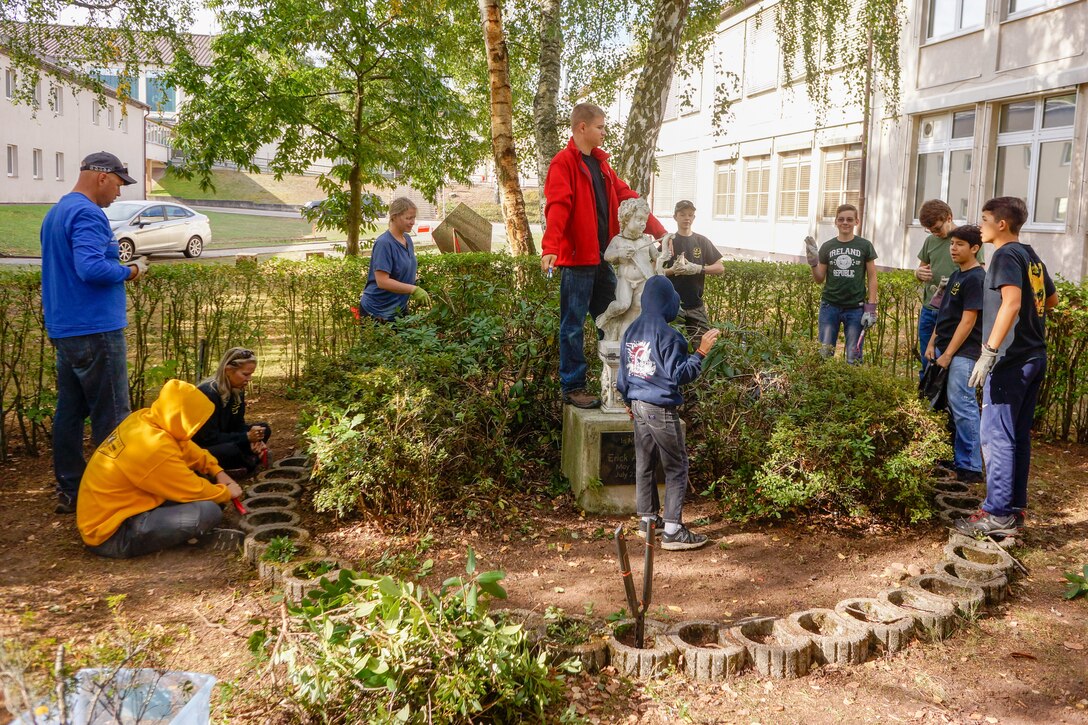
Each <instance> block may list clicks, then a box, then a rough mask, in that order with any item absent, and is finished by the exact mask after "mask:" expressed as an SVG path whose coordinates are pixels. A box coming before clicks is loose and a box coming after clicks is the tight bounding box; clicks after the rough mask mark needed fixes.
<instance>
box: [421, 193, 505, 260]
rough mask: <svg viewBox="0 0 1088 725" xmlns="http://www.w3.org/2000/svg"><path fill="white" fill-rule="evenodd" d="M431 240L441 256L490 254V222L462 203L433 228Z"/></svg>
mask: <svg viewBox="0 0 1088 725" xmlns="http://www.w3.org/2000/svg"><path fill="white" fill-rule="evenodd" d="M431 238H432V239H434V243H435V244H437V245H438V248H439V249H440V250H441V251H442V253H443V254H453V253H457V252H490V251H491V222H489V221H488V220H487V219H484V218H483V217H482V216H480V215H479V214H477V213H476V212H475V211H473V210H472V208H471V207H469V206H466V205H465V204H464V203H463V202H462V203H461V204H458V205H457V208H455V209H454V210H453V211H451V212H450V213H449V214H447V215H446V218H445V219H443V220H442V223H441V224H439V225H438V226H437V227H435V228H434V231H433V232H431Z"/></svg>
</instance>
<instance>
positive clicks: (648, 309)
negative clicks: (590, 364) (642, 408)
mask: <svg viewBox="0 0 1088 725" xmlns="http://www.w3.org/2000/svg"><path fill="white" fill-rule="evenodd" d="M679 312H680V295H679V294H677V293H676V289H675V288H674V287H673V286H672V283H671V282H670V281H669V280H668V279H667V278H665V277H662V276H660V275H657V276H654V277H650V278H649V279H648V280H646V285H645V286H644V287H643V289H642V314H640V315H639V316H638V318H636V319H635V321H634V322H632V323H631V326H630V327H628V328H627V331H626V332H625V333H624V334H623V343H622V346H621V348H620V366H619V372H618V373H617V375H616V389H617V390H619V392H620V395H622V396H623V399H624V400H625V401H627V402H628V403H630V401H632V400H641V401H642V402H644V403H650V404H651V405H660V406H670V405H680V404H681V403H683V402H684V396H683V395H681V394H680V386H681V385H686V384H688V383H690V382H691V381H692V380H694V379H695V378H697V377H699V373H700V372H701V371H702V368H703V357H702V356H701V355H689V354H688V343H687V340H685V339H684V336H683V335H681V334H680V333H679V332H677V331H676V330H674V329H673V328H672V327H670V326H669V322H670V321H671V320H673V319H674V318H675V317H676V315H677V314H678V313H679Z"/></svg>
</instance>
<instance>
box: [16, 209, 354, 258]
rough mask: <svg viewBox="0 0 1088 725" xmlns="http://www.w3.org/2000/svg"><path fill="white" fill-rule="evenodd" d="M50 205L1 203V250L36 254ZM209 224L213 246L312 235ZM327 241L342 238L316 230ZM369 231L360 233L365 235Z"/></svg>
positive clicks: (222, 219)
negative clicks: (43, 221)
mask: <svg viewBox="0 0 1088 725" xmlns="http://www.w3.org/2000/svg"><path fill="white" fill-rule="evenodd" d="M50 206H51V205H50V204H4V205H0V230H3V231H2V233H0V252H3V253H4V254H11V255H19V256H38V255H40V254H41V245H40V243H39V241H38V232H39V230H40V229H41V226H42V219H43V218H44V217H45V214H46V212H47V211H49V208H50ZM202 213H204V214H207V215H208V218H209V219H210V220H211V225H212V235H213V236H214V241H213V243H212V244H211V245H210V247H211V248H215V247H228V246H229V247H234V246H255V245H263V244H273V243H275V242H279V241H294V240H297V239H300V238H301V237H304V236H308V235H309V234H311V231H312V230H311V228H310V223H309V222H307V221H306V220H304V219H289V218H284V217H269V216H257V215H251V214H230V213H226V212H217V211H208V212H202ZM319 233H320V234H323V235H325V236H326V238H328V239H330V240H342V239H344V235H343V233H341V232H339V231H327V232H319ZM368 233H371V232H366V231H364V232H363V235H364V236H366V235H367V234H368Z"/></svg>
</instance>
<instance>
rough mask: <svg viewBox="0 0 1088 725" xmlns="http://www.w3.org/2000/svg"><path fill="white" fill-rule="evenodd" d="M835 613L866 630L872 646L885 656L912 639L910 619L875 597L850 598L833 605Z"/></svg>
mask: <svg viewBox="0 0 1088 725" xmlns="http://www.w3.org/2000/svg"><path fill="white" fill-rule="evenodd" d="M835 612H836V613H838V614H839V615H840V616H842V617H843V618H846V619H853V620H854V621H856V622H858V623H859V624H861V625H863V626H867V627H868V628H869V632H870V636H871V638H872V640H871V641H872V643H873V644H874V645H876V647H877V649H879V650H880V651H881V652H883V653H884V654H885V655H893V654H895V653H896V652H898V651H900V650H901V649H903V648H904V647H906V646H907V644H908V643H909V642H910V641H911V640H912V639H914V635H915V633H916V625H915V622H914V618H913V617H911V616H910V615H909V614H907V613H906V612H903V611H902V610H900V609H898V608H897V607H893V606H892V605H890V604H888V603H887V602H883V601H881V600H879V599H877V598H875V597H852V598H850V599H843V600H842V601H841V602H839V603H838V604H836V605H835Z"/></svg>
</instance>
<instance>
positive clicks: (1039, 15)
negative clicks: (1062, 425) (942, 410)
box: [609, 0, 1088, 280]
mask: <svg viewBox="0 0 1088 725" xmlns="http://www.w3.org/2000/svg"><path fill="white" fill-rule="evenodd" d="M773 5H774V2H773V1H772V0H766V1H765V2H761V3H756V4H752V5H749V6H747V7H745V8H743V9H740V10H737V11H732V12H730V13H728V14H727V15H726V16H725V17H724V18H723V20H722V21H721V23H720V24H719V26H718V31H717V33H716V36H715V39H714V44H713V47H712V49H711V50H710V51H708V53H707V55H706V57H705V59H704V64H703V67H702V69H701V70H700V72H696V73H695V74H693V76H692V78H691V79H689V80H684V79H679V78H678V79H677V81H676V82H674V87H673V89H672V93H670V96H669V100H668V105H667V108H666V114H665V123H664V125H663V127H662V129H661V134H660V136H659V139H658V157H657V161H658V166H659V172H658V174H657V176H656V177H655V179H654V186H653V190H652V194H651V197H652V206H653V211H654V213H655V214H658V215H660V216H662V217H664V218H665V219H664V220H663V221H664V222H665V224H666V226H669V224H670V222H671V216H672V208H673V204H674V203H675V201H676V200H678V199H681V198H688V199H691V200H693V201H694V202H695V205H696V207H697V208H698V213H697V218H696V225H695V226H696V230H697V231H700V232H702V233H703V234H706V235H707V236H708V237H710V238H711V239H712V240H713V241H714V242H715V243H716V244H718V245H719V246H720V247H723V248H737V249H739V250H746V251H747V252H749V253H750V255H751V256H754V257H757V258H766V259H797V258H798V257H799V255H800V254H801V253H802V242H801V240H802V239H803V238H804V237H805V235H807V234H814V235H815V236H816V237H817V239H820V240H823V239H827V238H830V237H831V236H833V235H834V234H835V230H834V227H833V225H832V223H831V222H832V219H833V217H834V213H835V208H836V207H837V206H838V205H839V204H840V203H843V202H853V203H857V201H858V198H859V196H860V192H861V188H860V182H861V175H862V174H861V168H862V163H865V164H866V176H867V180H866V187H867V189H866V192H867V193H866V197H867V203H866V206H867V209H866V210H864V211H863V220H862V224H863V227H862V231H861V233H862V235H863V236H865V237H868V238H869V239H871V240H872V241H873V242H874V244H875V245H876V248H877V252H878V253H879V255H880V263H881V264H883V265H887V266H897V267H914V266H915V265H916V263H917V262H916V259H915V255H916V253H917V250H918V249H919V247H920V246H921V242H922V240H923V239H924V238H925V236H926V232H925V231H924V230H923V229H922V228H921V227H920V225H919V224H918V222H917V220H916V214H917V210H918V207H919V206H920V205H921V202H922V201H924V200H925V199H928V198H934V197H937V198H942V199H945V200H946V201H948V202H949V204H950V206H952V208H953V212H954V214H955V215H956V218H957V220H958V221H972V222H977V220H978V218H979V214H980V210H981V207H982V204H983V203H984V202H985V200H986V199H988V198H990V197H992V196H996V195H1015V196H1020V197H1022V198H1024V199H1026V200H1027V202H1028V206H1029V209H1030V211H1031V218H1030V219H1029V221H1028V224H1027V225H1025V227H1024V230H1023V233H1022V238H1024V239H1025V241H1028V242H1030V243H1032V244H1033V245H1035V247H1036V249H1037V250H1038V251H1039V253H1040V255H1041V256H1042V257H1043V259H1044V261H1046V262H1047V264H1048V266H1049V267H1050V269H1051V271H1052V272H1054V273H1056V274H1060V275H1062V276H1064V277H1066V278H1068V279H1074V280H1079V279H1081V278H1082V277H1083V276H1084V275H1085V274H1086V272H1088V268H1086V265H1088V255H1086V254H1085V251H1086V234H1088V209H1086V208H1085V207H1086V205H1085V204H1082V203H1079V202H1080V199H1081V198H1083V197H1084V195H1085V191H1086V190H1088V189H1086V187H1088V180H1086V174H1085V167H1086V161H1085V160H1086V138H1088V115H1086V114H1085V112H1084V110H1085V108H1086V104H1088V97H1086V92H1088V55H1086V54H1085V52H1084V49H1085V47H1086V46H1088V43H1086V40H1088V39H1086V34H1088V0H922V1H920V2H919V1H916V2H912V3H910V4H909V7H908V9H907V23H906V26H905V29H904V35H903V39H902V58H903V61H902V67H903V76H902V101H901V112H900V114H899V115H898V116H896V117H893V118H883V119H882V118H881V114H880V112H879V105H878V107H877V113H876V114H875V116H876V119H875V120H874V121H873V123H872V131H871V133H870V136H869V154H868V158H867V159H865V160H863V159H862V158H861V143H862V134H863V132H864V131H863V124H862V111H861V106H860V104H859V103H855V104H848V103H845V102H844V100H845V99H846V98H847V95H846V94H847V91H846V90H845V88H844V87H843V84H842V82H841V78H834V77H833V78H832V81H831V83H832V88H831V91H830V98H831V99H832V102H831V104H830V105H831V107H829V108H827V109H824V110H823V112H822V119H821V122H820V123H817V118H818V117H819V116H820V115H821V114H820V113H818V112H817V109H816V108H814V107H813V106H812V104H811V102H810V101H809V100H808V97H807V94H806V91H805V87H804V81H803V79H800V78H796V77H795V78H793V79H791V78H787V77H786V73H785V71H784V67H783V63H782V59H781V52H780V50H779V48H778V41H777V38H776V36H775V33H774V22H773V16H772V15H771V13H773V12H774V10H773ZM760 14H762V18H759V19H758V20H757V16H758V15H760ZM797 65H799V64H797ZM723 70H728V71H732V72H733V73H735V74H736V75H737V76H738V77H739V78H740V83H739V84H738V85H737V87H736V88H735V89H734V91H733V93H732V100H733V106H732V118H731V120H729V121H728V122H727V124H726V132H725V134H724V135H722V136H720V137H715V136H714V135H713V129H712V125H711V119H712V113H711V108H712V103H713V89H714V87H715V86H716V85H718V84H719V83H721V82H724V81H725V80H726V79H725V78H724V77H723V75H722V71H723ZM795 75H796V76H800V71H799V70H798V71H795ZM628 103H629V101H628V100H627V99H621V100H620V101H619V102H618V103H617V104H616V105H614V106H613V108H612V109H610V111H609V115H610V118H611V119H617V118H619V119H622V118H623V116H625V113H626V109H625V108H624V104H628ZM1078 109H1080V110H1079V112H1078Z"/></svg>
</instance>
